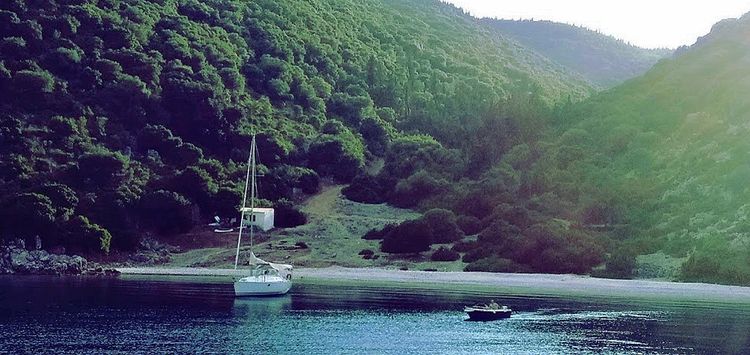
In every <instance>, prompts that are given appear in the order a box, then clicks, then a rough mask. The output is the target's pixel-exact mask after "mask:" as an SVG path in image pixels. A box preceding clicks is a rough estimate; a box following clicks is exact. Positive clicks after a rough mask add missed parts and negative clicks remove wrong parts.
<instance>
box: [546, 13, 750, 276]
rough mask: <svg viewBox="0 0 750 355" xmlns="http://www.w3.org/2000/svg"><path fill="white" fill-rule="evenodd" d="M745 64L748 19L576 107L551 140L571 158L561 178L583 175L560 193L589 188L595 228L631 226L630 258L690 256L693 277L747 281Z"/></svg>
mask: <svg viewBox="0 0 750 355" xmlns="http://www.w3.org/2000/svg"><path fill="white" fill-rule="evenodd" d="M749 60H750V15H745V16H743V17H742V18H740V19H734V20H724V21H722V22H720V23H719V24H717V25H716V26H715V27H714V29H713V30H712V31H711V33H710V34H708V35H707V36H705V37H703V38H702V39H700V40H699V41H698V42H697V43H696V44H695V45H694V46H692V47H689V48H686V49H684V50H683V51H681V54H679V55H678V56H676V57H675V58H674V59H670V60H664V61H662V62H660V63H659V64H657V65H656V66H655V67H654V68H653V69H652V70H650V71H649V72H648V73H647V74H646V75H644V76H642V77H640V78H637V79H634V80H631V81H629V82H627V83H626V84H625V85H623V86H620V87H617V88H615V89H612V90H610V91H608V92H605V93H603V94H599V95H597V96H595V97H593V98H592V99H590V100H587V101H586V102H584V103H582V104H580V105H574V106H572V107H571V110H570V111H567V112H564V113H562V114H561V120H562V121H565V127H566V129H565V130H564V132H557V133H555V135H559V136H561V137H562V138H560V139H556V144H557V148H556V150H558V151H560V152H568V155H569V156H570V157H571V159H572V160H571V161H570V162H569V163H567V165H565V166H564V167H560V168H561V169H560V172H558V173H557V174H556V175H557V176H575V177H576V178H575V179H572V180H570V179H569V180H567V181H566V180H565V179H558V181H557V182H556V184H558V185H557V187H553V189H555V190H557V191H561V190H564V189H566V188H569V187H570V186H572V185H571V183H573V181H575V182H583V184H580V183H579V184H578V185H577V187H576V188H575V189H577V191H576V192H575V194H577V195H579V196H586V198H587V199H588V200H589V201H590V211H591V213H589V216H590V219H591V221H590V222H589V223H594V224H597V223H598V224H604V223H609V224H620V225H623V224H624V225H628V226H629V229H628V230H627V232H626V233H623V234H624V235H623V237H625V238H626V240H627V241H626V243H625V244H624V245H625V247H626V249H625V250H624V251H625V252H630V253H635V254H647V253H652V252H655V251H659V250H661V251H665V252H667V253H669V254H671V255H673V256H676V257H688V258H687V261H686V263H685V264H684V265H683V268H682V277H683V278H684V279H686V280H694V281H711V282H716V281H720V282H726V283H739V284H745V285H748V284H750V258H749V257H748V256H750V219H748V213H750V188H749V187H750V185H748V181H750V164H748V162H750V139H748V136H750V96H748V93H750V65H749V64H750V61H749ZM566 137H567V138H566ZM558 164H562V162H558ZM581 186H585V187H583V188H582V187H581ZM568 191H572V190H568Z"/></svg>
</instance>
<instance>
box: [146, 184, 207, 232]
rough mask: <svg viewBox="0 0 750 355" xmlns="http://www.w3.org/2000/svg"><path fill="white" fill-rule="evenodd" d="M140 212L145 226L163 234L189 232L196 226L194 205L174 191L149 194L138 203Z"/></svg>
mask: <svg viewBox="0 0 750 355" xmlns="http://www.w3.org/2000/svg"><path fill="white" fill-rule="evenodd" d="M138 212H139V215H140V219H141V221H143V223H144V226H145V227H148V228H153V229H154V230H156V231H157V232H159V233H161V234H176V233H184V232H187V231H189V230H190V229H192V228H193V226H194V225H195V219H194V218H193V215H194V213H193V204H192V203H190V201H188V200H187V199H186V198H185V197H183V196H181V195H180V194H178V193H176V192H172V191H164V190H159V191H155V192H151V193H148V194H146V195H144V196H143V197H141V199H140V201H138Z"/></svg>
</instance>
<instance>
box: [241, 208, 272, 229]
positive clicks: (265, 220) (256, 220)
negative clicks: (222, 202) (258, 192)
mask: <svg viewBox="0 0 750 355" xmlns="http://www.w3.org/2000/svg"><path fill="white" fill-rule="evenodd" d="M251 211H252V213H251ZM241 212H245V220H244V221H242V223H243V224H244V226H245V227H247V226H250V225H253V226H256V227H258V228H260V230H262V231H264V232H266V231H268V230H270V229H272V228H273V208H260V207H255V208H252V209H251V208H250V207H245V208H243V209H241Z"/></svg>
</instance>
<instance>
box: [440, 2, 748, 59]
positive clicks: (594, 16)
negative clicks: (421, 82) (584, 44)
mask: <svg viewBox="0 0 750 355" xmlns="http://www.w3.org/2000/svg"><path fill="white" fill-rule="evenodd" d="M443 1H445V2H449V3H452V4H454V5H456V6H457V7H460V8H463V9H464V10H466V11H467V12H469V13H471V14H472V15H474V16H476V17H492V18H501V19H532V18H533V19H535V20H550V21H555V22H564V23H569V24H574V25H579V26H585V27H588V28H590V29H592V30H598V31H600V32H602V33H605V34H608V35H611V36H614V37H616V38H620V39H622V40H625V41H626V42H630V43H631V44H634V45H636V46H640V47H645V48H659V47H668V48H676V47H679V46H682V45H691V44H693V43H695V40H696V39H697V38H698V37H700V36H703V35H705V34H706V33H708V32H709V31H710V30H711V26H712V25H713V24H714V23H716V22H718V21H719V20H722V19H725V18H734V17H739V16H742V15H743V14H744V13H746V12H750V0H712V1H706V0H682V1H680V0H620V1H611V0H497V1H493V0H443Z"/></svg>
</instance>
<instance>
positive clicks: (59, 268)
mask: <svg viewBox="0 0 750 355" xmlns="http://www.w3.org/2000/svg"><path fill="white" fill-rule="evenodd" d="M23 246H24V243H22V242H20V243H19V242H11V243H10V244H8V245H5V246H0V274H40V275H41V274H52V275H79V274H81V273H83V272H84V271H85V270H86V264H87V262H86V259H84V258H83V257H81V256H78V255H74V256H68V255H58V254H50V253H48V252H47V251H45V250H33V251H27V250H26V249H24V248H23Z"/></svg>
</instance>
